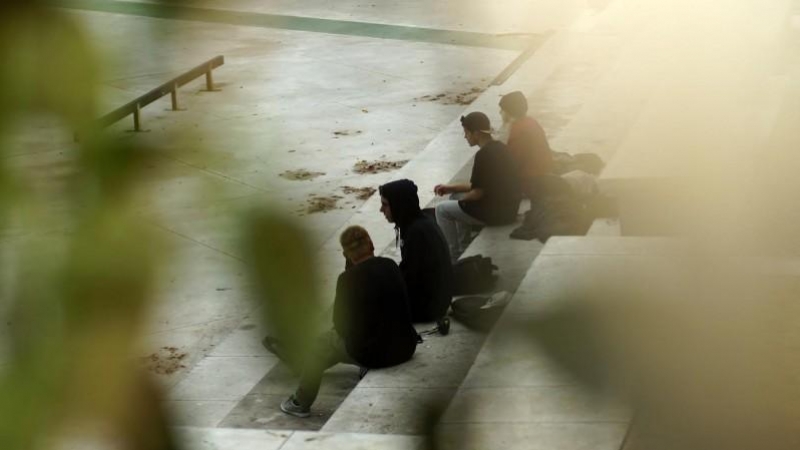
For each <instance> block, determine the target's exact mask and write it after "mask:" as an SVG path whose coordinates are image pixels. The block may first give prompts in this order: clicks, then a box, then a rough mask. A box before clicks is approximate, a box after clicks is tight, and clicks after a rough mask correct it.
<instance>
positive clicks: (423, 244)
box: [378, 180, 453, 322]
mask: <svg viewBox="0 0 800 450" xmlns="http://www.w3.org/2000/svg"><path fill="white" fill-rule="evenodd" d="M378 190H379V192H380V195H381V212H382V213H383V215H384V216H385V217H386V220H387V221H389V223H394V226H395V231H396V232H397V242H398V244H399V245H400V254H401V257H402V261H401V262H400V270H401V271H402V272H403V279H404V280H405V282H406V289H408V298H409V302H410V307H411V320H412V321H413V322H432V321H438V320H440V319H442V318H443V317H444V316H445V314H447V309H448V308H449V307H450V301H451V300H452V297H453V267H452V265H451V264H450V251H449V250H448V247H447V241H446V240H445V238H444V235H443V234H442V230H440V229H439V226H438V225H436V222H434V221H433V220H432V219H431V218H429V217H428V216H426V215H425V214H424V213H423V212H422V210H421V209H420V207H419V197H418V196H417V186H416V185H415V184H414V182H413V181H411V180H397V181H392V182H390V183H386V184H384V185H383V186H380V188H379V189H378Z"/></svg>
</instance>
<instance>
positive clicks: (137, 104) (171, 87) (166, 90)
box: [97, 55, 225, 131]
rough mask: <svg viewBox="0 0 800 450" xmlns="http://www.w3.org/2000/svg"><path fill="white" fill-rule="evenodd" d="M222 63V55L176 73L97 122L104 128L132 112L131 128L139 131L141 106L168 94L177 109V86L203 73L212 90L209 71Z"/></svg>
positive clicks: (173, 106)
mask: <svg viewBox="0 0 800 450" xmlns="http://www.w3.org/2000/svg"><path fill="white" fill-rule="evenodd" d="M223 64H225V58H224V57H223V56H222V55H220V56H216V57H214V58H212V59H209V60H208V61H206V62H204V63H203V64H200V65H199V66H197V67H195V68H193V69H191V70H188V71H186V72H184V73H182V74H180V75H178V76H177V77H175V78H173V79H171V80H169V81H167V82H166V83H164V84H162V85H161V86H158V87H157V88H155V89H152V90H151V91H150V92H148V93H146V94H144V95H140V96H139V97H137V98H136V99H134V100H132V101H130V102H128V103H126V104H124V105H122V106H120V107H119V108H117V109H115V110H113V111H111V112H110V113H108V114H106V115H104V116H102V117H100V118H99V119H97V124H98V125H99V126H100V127H102V128H104V127H107V126H109V125H111V124H113V123H116V122H118V121H120V120H122V119H124V118H125V117H127V116H129V115H131V114H133V129H134V130H136V131H141V129H142V127H141V117H140V115H141V110H142V108H144V107H145V106H147V105H149V104H150V103H153V102H154V101H156V100H158V99H160V98H161V97H163V96H165V95H167V94H170V95H171V97H172V110H173V111H177V110H178V88H179V87H181V86H183V85H184V84H186V83H188V82H190V81H192V80H194V79H195V78H198V77H200V76H202V75H205V76H206V89H207V90H208V91H213V90H214V78H213V77H212V75H211V71H212V70H214V69H216V68H217V67H219V66H221V65H223Z"/></svg>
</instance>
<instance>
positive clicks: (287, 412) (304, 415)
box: [281, 405, 311, 419]
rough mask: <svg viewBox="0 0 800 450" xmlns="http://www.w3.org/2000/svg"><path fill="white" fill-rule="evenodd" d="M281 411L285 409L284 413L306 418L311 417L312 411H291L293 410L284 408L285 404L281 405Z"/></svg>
mask: <svg viewBox="0 0 800 450" xmlns="http://www.w3.org/2000/svg"><path fill="white" fill-rule="evenodd" d="M281 411H283V412H284V413H286V414H288V415H290V416H295V417H299V418H301V419H305V418H306V417H309V416H310V415H311V413H310V412H299V411H291V410H287V409H284V407H283V405H281Z"/></svg>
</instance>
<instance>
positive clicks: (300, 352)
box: [245, 210, 324, 366]
mask: <svg viewBox="0 0 800 450" xmlns="http://www.w3.org/2000/svg"><path fill="white" fill-rule="evenodd" d="M245 248H247V249H248V250H249V253H250V254H249V261H248V262H249V266H250V270H251V276H252V279H253V282H254V285H255V289H256V296H257V299H258V300H259V303H260V304H261V305H263V306H264V308H263V310H262V311H261V313H262V319H263V320H264V323H266V324H267V328H268V330H269V331H270V333H271V335H272V336H273V337H275V338H277V339H279V340H280V341H281V342H283V343H285V344H286V345H287V346H288V347H287V348H286V349H285V351H286V352H287V355H286V357H287V359H288V361H289V362H292V363H293V364H292V365H295V366H298V365H300V364H301V361H302V360H303V358H304V355H306V354H307V353H308V351H309V348H310V347H309V346H310V345H312V342H313V340H314V339H315V338H316V336H317V335H318V334H319V332H320V331H321V329H320V324H321V322H322V319H321V317H320V316H321V314H320V313H321V311H323V310H324V308H323V305H322V303H321V302H320V296H319V293H318V292H317V287H318V286H319V279H318V274H317V266H318V265H317V263H316V261H315V260H314V259H313V254H312V244H311V241H310V238H309V234H308V233H306V232H305V231H304V230H303V229H302V228H301V227H299V226H298V225H297V224H296V222H295V220H293V219H290V218H289V217H288V216H284V215H281V214H277V213H275V212H273V211H270V210H262V211H258V212H256V213H254V214H253V215H252V216H251V217H250V219H249V222H248V224H247V232H246V234H245Z"/></svg>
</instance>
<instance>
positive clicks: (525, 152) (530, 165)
mask: <svg viewBox="0 0 800 450" xmlns="http://www.w3.org/2000/svg"><path fill="white" fill-rule="evenodd" d="M527 113H528V101H527V100H526V99H525V95H524V94H523V93H522V92H520V91H514V92H511V93H508V94H506V95H504V96H503V97H502V98H501V99H500V115H501V116H502V117H503V122H504V123H511V129H510V131H509V134H508V149H509V152H510V153H511V155H512V157H513V159H514V163H515V165H516V167H517V169H518V171H519V177H520V182H521V184H520V189H521V191H522V192H523V194H524V195H525V196H527V197H530V195H531V194H532V188H533V186H534V185H535V183H536V179H537V178H538V177H542V176H544V175H547V174H549V173H551V172H552V171H553V152H552V150H551V149H550V144H549V143H548V142H547V135H546V133H545V131H544V129H543V128H542V126H541V125H540V124H539V122H537V121H536V120H535V119H534V118H532V117H530V116H527Z"/></svg>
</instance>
